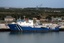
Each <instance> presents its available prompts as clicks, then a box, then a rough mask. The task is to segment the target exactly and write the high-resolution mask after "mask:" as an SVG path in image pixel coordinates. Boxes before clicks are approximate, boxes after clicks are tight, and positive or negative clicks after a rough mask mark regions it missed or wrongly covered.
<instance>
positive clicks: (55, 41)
mask: <svg viewBox="0 0 64 43" xmlns="http://www.w3.org/2000/svg"><path fill="white" fill-rule="evenodd" d="M0 43H64V32H46V33H22V32H0Z"/></svg>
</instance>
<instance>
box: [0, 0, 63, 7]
mask: <svg viewBox="0 0 64 43" xmlns="http://www.w3.org/2000/svg"><path fill="white" fill-rule="evenodd" d="M36 6H39V7H51V8H64V0H0V7H19V8H24V7H36Z"/></svg>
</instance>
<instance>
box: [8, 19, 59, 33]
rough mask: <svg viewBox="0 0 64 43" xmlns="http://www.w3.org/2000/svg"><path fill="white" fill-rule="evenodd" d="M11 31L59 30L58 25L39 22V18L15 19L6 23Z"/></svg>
mask: <svg viewBox="0 0 64 43" xmlns="http://www.w3.org/2000/svg"><path fill="white" fill-rule="evenodd" d="M8 26H9V28H10V30H12V31H35V32H36V31H38V32H40V31H42V32H43V31H59V25H57V24H53V23H51V24H41V23H40V21H39V20H36V22H35V21H34V20H30V19H29V20H17V22H16V23H15V22H13V23H10V24H8Z"/></svg>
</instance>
